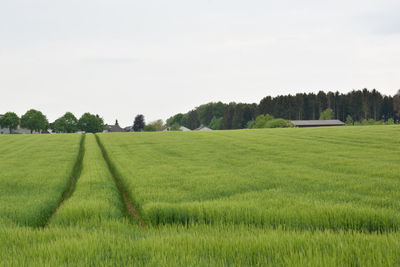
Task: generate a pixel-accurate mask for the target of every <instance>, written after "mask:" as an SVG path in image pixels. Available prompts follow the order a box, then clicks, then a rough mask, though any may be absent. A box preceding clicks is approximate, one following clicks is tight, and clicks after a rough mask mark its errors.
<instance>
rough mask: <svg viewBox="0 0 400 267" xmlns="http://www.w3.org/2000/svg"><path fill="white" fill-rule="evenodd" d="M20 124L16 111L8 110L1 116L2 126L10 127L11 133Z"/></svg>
mask: <svg viewBox="0 0 400 267" xmlns="http://www.w3.org/2000/svg"><path fill="white" fill-rule="evenodd" d="M18 125H19V117H18V115H17V114H15V113H14V112H7V113H6V114H4V115H3V116H1V117H0V126H1V127H2V128H8V129H9V131H10V133H12V131H13V130H15V129H17V128H18Z"/></svg>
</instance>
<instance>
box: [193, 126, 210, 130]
mask: <svg viewBox="0 0 400 267" xmlns="http://www.w3.org/2000/svg"><path fill="white" fill-rule="evenodd" d="M193 131H212V129H210V128H208V127H207V126H200V127H199V128H197V129H194V130H193Z"/></svg>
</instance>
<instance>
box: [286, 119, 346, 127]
mask: <svg viewBox="0 0 400 267" xmlns="http://www.w3.org/2000/svg"><path fill="white" fill-rule="evenodd" d="M290 122H291V123H293V124H294V126H296V127H300V128H303V127H326V126H343V125H345V123H344V122H342V121H340V120H294V121H290Z"/></svg>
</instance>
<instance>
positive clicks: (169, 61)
mask: <svg viewBox="0 0 400 267" xmlns="http://www.w3.org/2000/svg"><path fill="white" fill-rule="evenodd" d="M399 14H400V1H399V0H332V1H330V0H324V1H323V0H302V1H299V0H280V1H271V0H270V1H267V0H247V1H243V0H241V1H238V0H208V1H207V0H203V1H188V0H181V1H179V0H169V1H160V0H146V1H137V0H68V1H65V0H63V1H61V0H0V113H4V112H6V111H15V112H17V113H18V114H19V115H22V114H23V113H24V112H25V111H26V110H28V109H30V108H36V109H39V110H41V111H42V112H43V113H45V114H46V115H47V116H48V118H49V120H50V121H53V120H54V119H56V118H57V117H59V116H61V115H62V114H64V113H65V112H66V111H71V112H73V113H74V114H75V115H76V116H78V117H79V116H80V115H81V114H82V113H84V112H91V113H98V114H100V115H101V116H102V117H103V118H104V119H105V121H106V122H107V123H113V122H114V120H115V119H118V120H119V121H120V124H121V125H123V126H126V125H131V124H132V121H133V119H134V117H135V115H136V114H138V113H142V114H144V115H145V118H146V121H151V120H155V119H159V118H162V119H166V118H168V117H169V116H171V115H174V114H175V113H178V112H186V111H188V110H190V109H192V108H194V107H195V106H198V105H200V104H203V103H207V102H210V101H223V102H230V101H236V102H257V103H258V102H259V101H260V100H261V98H262V97H264V96H267V95H273V96H275V95H278V94H288V93H296V92H317V91H318V90H324V91H327V90H339V91H341V92H347V91H350V90H352V89H361V88H364V87H367V88H369V89H372V88H376V89H378V90H379V91H381V92H382V93H384V94H390V95H393V94H394V93H395V92H396V91H397V90H398V89H399V88H400V15H399Z"/></svg>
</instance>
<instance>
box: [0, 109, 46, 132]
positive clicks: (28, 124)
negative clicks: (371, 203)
mask: <svg viewBox="0 0 400 267" xmlns="http://www.w3.org/2000/svg"><path fill="white" fill-rule="evenodd" d="M48 125H49V122H48V120H47V118H46V116H45V115H43V113H42V112H40V111H38V110H35V109H30V110H28V111H27V112H26V113H25V114H24V115H22V116H21V118H19V117H18V115H17V114H16V113H14V112H7V113H5V114H4V115H2V116H1V117H0V127H1V128H7V129H9V131H10V133H12V132H13V131H14V130H16V129H17V128H18V126H20V127H22V128H26V129H29V130H30V131H31V133H33V132H34V131H36V132H41V131H44V130H47V127H48Z"/></svg>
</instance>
